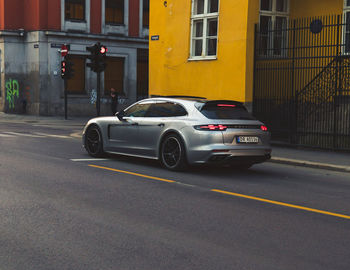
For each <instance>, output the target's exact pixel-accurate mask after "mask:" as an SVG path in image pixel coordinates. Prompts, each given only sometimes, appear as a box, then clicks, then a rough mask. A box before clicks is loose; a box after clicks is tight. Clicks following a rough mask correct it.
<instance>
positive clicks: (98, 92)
mask: <svg viewBox="0 0 350 270" xmlns="http://www.w3.org/2000/svg"><path fill="white" fill-rule="evenodd" d="M100 104H101V72H97V101H96V109H97V116H100Z"/></svg>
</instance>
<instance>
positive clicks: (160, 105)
mask: <svg viewBox="0 0 350 270" xmlns="http://www.w3.org/2000/svg"><path fill="white" fill-rule="evenodd" d="M184 115H187V111H186V110H185V109H184V108H183V107H182V106H181V105H179V104H175V103H171V102H157V103H154V104H152V106H151V108H150V109H149V110H148V112H147V114H146V117H176V116H184Z"/></svg>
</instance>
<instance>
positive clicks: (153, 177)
mask: <svg viewBox="0 0 350 270" xmlns="http://www.w3.org/2000/svg"><path fill="white" fill-rule="evenodd" d="M88 166H89V167H93V168H98V169H103V170H108V171H113V172H119V173H125V174H131V175H135V176H139V177H143V178H148V179H154V180H157V181H162V182H167V183H180V182H176V181H174V180H168V179H164V178H160V177H155V176H149V175H145V174H140V173H134V172H129V171H123V170H118V169H113V168H108V167H103V166H97V165H92V164H89V165H88ZM210 191H212V192H216V193H221V194H226V195H231V196H235V197H240V198H245V199H249V200H254V201H259V202H264V203H270V204H274V205H279V206H285V207H289V208H295V209H299V210H304V211H308V212H314V213H318V214H323V215H328V216H334V217H339V218H344V219H350V216H347V215H342V214H337V213H333V212H328V211H323V210H318V209H313V208H309V207H304V206H300V205H294V204H289V203H284V202H278V201H272V200H268V199H263V198H259V197H254V196H248V195H244V194H239V193H234V192H229V191H225V190H220V189H211V190H210Z"/></svg>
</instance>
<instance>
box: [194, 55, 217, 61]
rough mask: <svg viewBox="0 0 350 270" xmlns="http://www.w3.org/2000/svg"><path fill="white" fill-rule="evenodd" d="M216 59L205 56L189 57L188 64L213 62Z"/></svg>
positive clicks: (215, 57)
mask: <svg viewBox="0 0 350 270" xmlns="http://www.w3.org/2000/svg"><path fill="white" fill-rule="evenodd" d="M217 59H218V57H217V56H205V57H190V58H188V61H189V62H192V61H213V60H217Z"/></svg>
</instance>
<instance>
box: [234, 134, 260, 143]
mask: <svg viewBox="0 0 350 270" xmlns="http://www.w3.org/2000/svg"><path fill="white" fill-rule="evenodd" d="M258 142H259V138H258V137H255V136H238V137H237V143H258Z"/></svg>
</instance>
